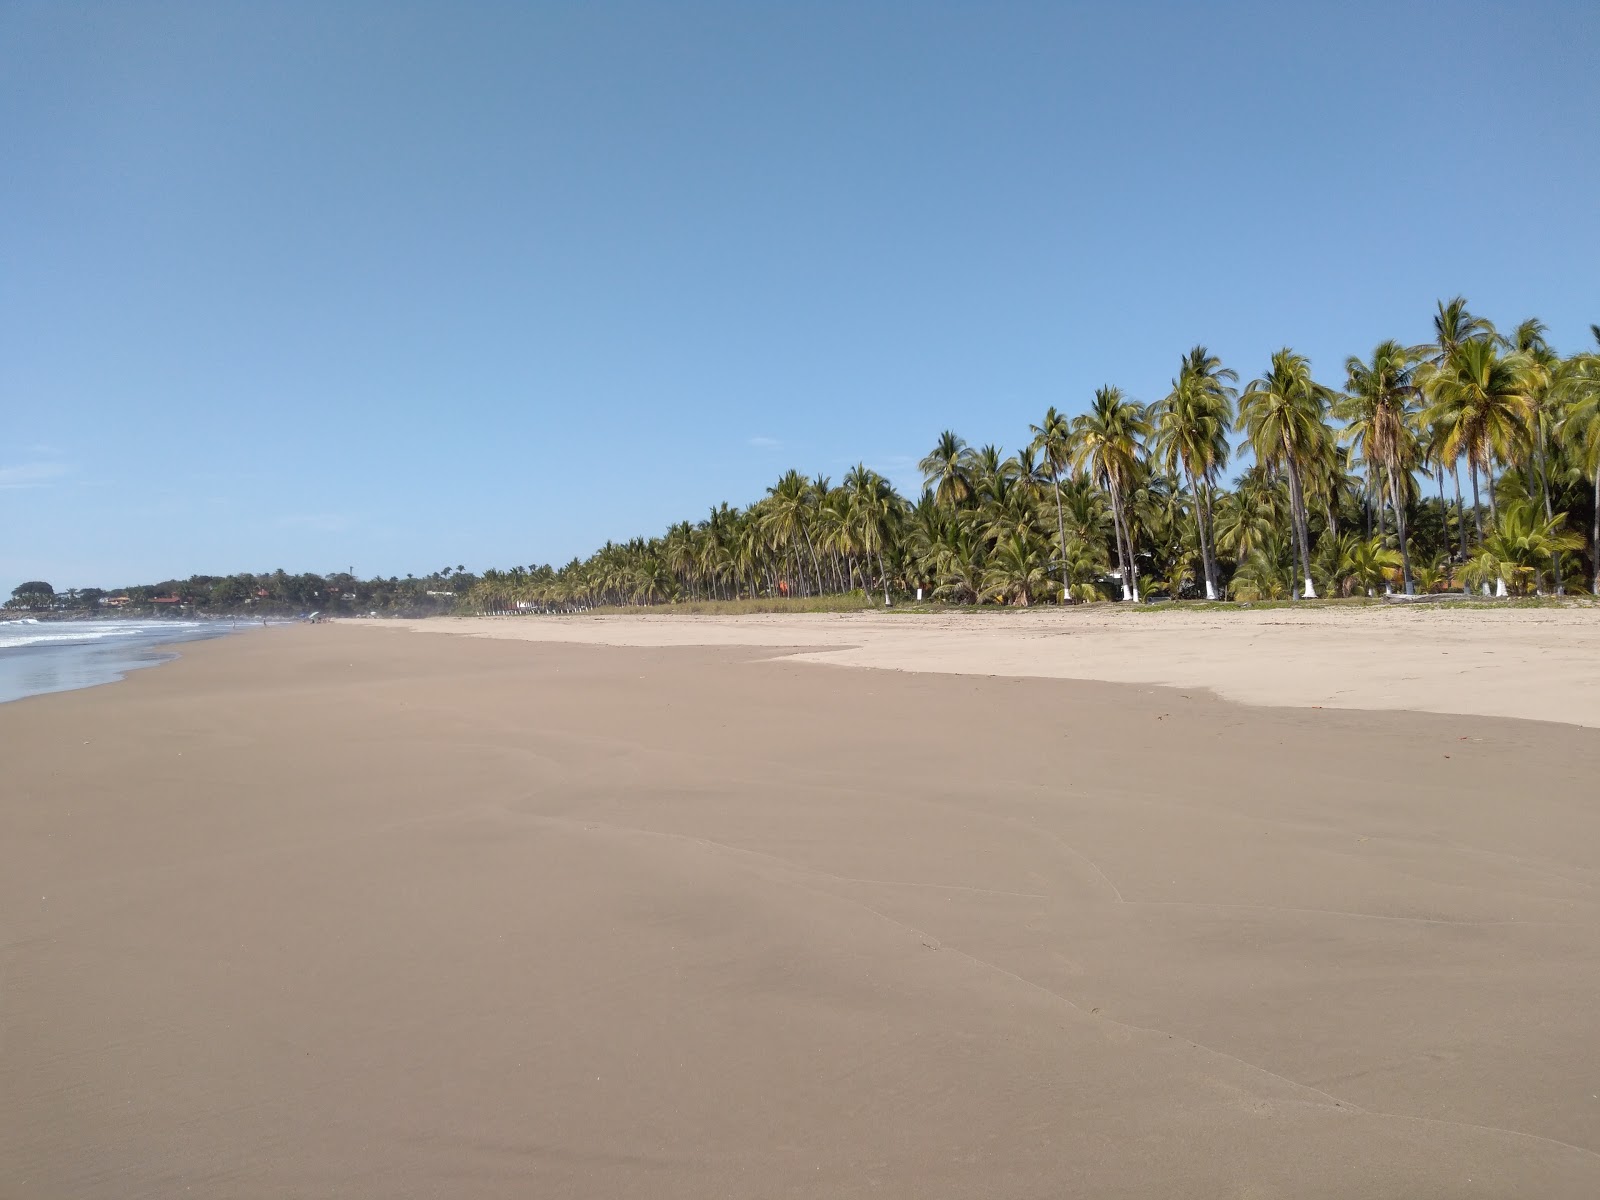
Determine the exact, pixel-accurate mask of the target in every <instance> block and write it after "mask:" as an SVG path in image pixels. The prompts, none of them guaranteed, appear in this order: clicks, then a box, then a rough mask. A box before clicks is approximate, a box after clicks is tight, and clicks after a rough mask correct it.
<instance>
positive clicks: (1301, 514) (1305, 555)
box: [1284, 454, 1317, 600]
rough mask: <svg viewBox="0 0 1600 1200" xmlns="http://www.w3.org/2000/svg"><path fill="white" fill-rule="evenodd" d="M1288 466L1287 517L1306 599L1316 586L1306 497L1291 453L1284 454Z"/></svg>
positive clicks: (1315, 592) (1315, 595) (1308, 598)
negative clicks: (1299, 563)
mask: <svg viewBox="0 0 1600 1200" xmlns="http://www.w3.org/2000/svg"><path fill="white" fill-rule="evenodd" d="M1284 458H1285V461H1286V462H1287V463H1288V466H1289V519H1290V522H1291V523H1292V524H1293V525H1294V536H1295V543H1296V545H1297V546H1298V547H1299V549H1300V562H1301V566H1302V571H1301V574H1302V576H1303V577H1304V579H1305V585H1306V586H1305V591H1304V592H1303V593H1301V595H1302V598H1303V599H1306V600H1315V599H1316V598H1317V588H1316V585H1315V584H1314V583H1312V582H1311V538H1310V534H1309V533H1308V531H1307V529H1306V499H1305V493H1304V492H1302V491H1301V490H1300V469H1299V468H1298V467H1297V466H1295V461H1294V456H1293V455H1292V454H1290V455H1285V456H1284Z"/></svg>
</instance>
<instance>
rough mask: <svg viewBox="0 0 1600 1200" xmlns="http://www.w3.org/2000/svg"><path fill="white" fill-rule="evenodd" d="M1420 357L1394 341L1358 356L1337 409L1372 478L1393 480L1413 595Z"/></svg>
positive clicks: (1348, 365) (1404, 573)
mask: <svg viewBox="0 0 1600 1200" xmlns="http://www.w3.org/2000/svg"><path fill="white" fill-rule="evenodd" d="M1418 357H1419V355H1418V351H1417V350H1416V349H1414V348H1408V347H1405V346H1402V345H1401V344H1400V343H1399V342H1396V341H1392V340H1391V341H1385V342H1380V343H1378V345H1377V347H1376V348H1375V349H1374V350H1373V351H1372V357H1371V359H1370V360H1369V361H1367V362H1362V361H1361V360H1360V359H1359V358H1356V357H1355V356H1354V355H1352V356H1351V357H1350V358H1348V359H1346V360H1345V364H1344V365H1345V374H1346V383H1345V388H1346V394H1345V395H1344V396H1342V397H1341V398H1340V399H1339V400H1338V401H1336V402H1335V403H1334V406H1333V414H1334V416H1336V417H1339V418H1340V419H1341V420H1343V421H1345V422H1346V425H1345V429H1344V434H1343V437H1344V439H1345V440H1346V441H1347V442H1349V443H1350V444H1352V445H1353V446H1355V447H1356V448H1357V450H1359V452H1360V454H1361V457H1362V458H1363V459H1365V460H1366V463H1367V471H1368V473H1369V475H1370V474H1371V473H1372V471H1373V469H1374V468H1375V467H1376V468H1379V469H1381V470H1382V471H1383V473H1384V474H1385V475H1386V476H1387V480H1388V488H1387V490H1388V493H1389V504H1390V506H1391V507H1392V509H1393V510H1394V527H1395V532H1396V534H1397V535H1398V538H1399V542H1400V573H1401V580H1402V582H1403V585H1404V587H1405V592H1406V595H1408V596H1410V595H1413V594H1414V593H1415V587H1414V585H1413V583H1412V579H1411V551H1410V549H1409V543H1408V539H1407V536H1406V503H1405V498H1404V493H1405V489H1404V488H1403V487H1402V486H1401V480H1402V479H1403V478H1408V477H1409V476H1410V473H1411V470H1412V468H1413V467H1415V465H1416V461H1417V438H1416V417H1417V411H1418V409H1417V397H1418V396H1419V395H1420V394H1421V393H1420V390H1419V389H1418V388H1417V386H1416V384H1415V382H1414V376H1415V374H1416V367H1417V360H1418ZM1369 528H1370V527H1369Z"/></svg>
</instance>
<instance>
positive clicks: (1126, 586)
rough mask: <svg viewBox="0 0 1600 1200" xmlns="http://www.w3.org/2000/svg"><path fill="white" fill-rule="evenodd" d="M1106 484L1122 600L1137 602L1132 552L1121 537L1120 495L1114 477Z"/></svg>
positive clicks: (1108, 479) (1109, 476)
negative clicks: (1120, 572)
mask: <svg viewBox="0 0 1600 1200" xmlns="http://www.w3.org/2000/svg"><path fill="white" fill-rule="evenodd" d="M1106 483H1107V486H1108V490H1109V491H1110V492H1111V527H1112V532H1113V533H1114V534H1115V535H1116V539H1117V565H1118V566H1119V567H1120V568H1121V569H1122V598H1123V599H1124V600H1133V601H1135V602H1137V601H1138V599H1139V586H1138V581H1137V580H1136V579H1134V577H1133V573H1132V565H1133V564H1132V561H1131V560H1132V558H1133V551H1132V549H1131V545H1130V543H1128V542H1127V541H1125V540H1124V538H1123V536H1122V534H1123V521H1122V493H1121V491H1120V490H1119V489H1118V487H1117V480H1116V477H1115V476H1112V475H1107V476H1106ZM1129 580H1133V582H1132V584H1130V583H1129Z"/></svg>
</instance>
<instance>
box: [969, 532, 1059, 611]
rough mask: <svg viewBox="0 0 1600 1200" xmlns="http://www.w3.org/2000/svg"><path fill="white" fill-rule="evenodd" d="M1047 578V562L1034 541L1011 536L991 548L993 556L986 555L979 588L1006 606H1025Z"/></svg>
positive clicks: (1048, 575) (1019, 536) (1015, 534)
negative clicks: (998, 596)
mask: <svg viewBox="0 0 1600 1200" xmlns="http://www.w3.org/2000/svg"><path fill="white" fill-rule="evenodd" d="M1049 578H1050V567H1049V563H1048V562H1046V561H1045V556H1044V554H1043V553H1042V552H1041V551H1040V549H1039V547H1038V543H1037V541H1036V540H1034V539H1032V538H1027V537H1024V536H1023V535H1022V534H1020V533H1013V534H1011V535H1010V536H1008V537H1006V538H1005V539H1004V540H1003V541H1001V542H1000V543H999V544H998V545H997V546H995V549H994V553H993V554H992V555H990V556H989V560H988V566H987V568H986V570H985V571H984V575H983V586H984V589H985V590H986V591H992V592H995V593H997V594H998V595H1000V596H1002V597H1003V598H1004V599H1005V600H1006V601H1007V602H1008V603H1011V604H1017V605H1021V606H1024V607H1026V606H1027V605H1028V604H1030V603H1032V601H1033V595H1034V593H1035V592H1036V591H1038V590H1039V589H1041V588H1043V587H1044V586H1045V584H1046V582H1047V581H1048V580H1049Z"/></svg>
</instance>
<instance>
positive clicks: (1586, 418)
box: [1557, 326, 1600, 596]
mask: <svg viewBox="0 0 1600 1200" xmlns="http://www.w3.org/2000/svg"><path fill="white" fill-rule="evenodd" d="M1591 328H1594V329H1595V341H1597V342H1600V326H1592V327H1591ZM1557 386H1558V388H1559V389H1560V394H1561V399H1562V402H1563V410H1564V411H1563V414H1562V418H1561V436H1562V440H1563V441H1564V442H1565V443H1566V446H1567V453H1568V454H1569V455H1570V456H1571V457H1572V460H1573V465H1574V466H1576V467H1577V468H1578V469H1579V470H1581V471H1583V472H1584V474H1585V475H1586V476H1588V478H1590V479H1591V480H1593V484H1594V514H1593V516H1594V525H1593V530H1592V535H1591V539H1590V543H1589V545H1590V559H1589V561H1590V563H1591V564H1592V565H1593V567H1594V578H1593V581H1592V587H1591V590H1592V591H1593V592H1594V594H1595V595H1596V596H1600V353H1595V354H1580V355H1577V356H1575V357H1574V358H1573V359H1572V360H1571V362H1570V364H1569V365H1568V366H1567V368H1566V369H1565V370H1564V371H1563V372H1562V375H1561V379H1560V380H1559V382H1558V384H1557Z"/></svg>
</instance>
